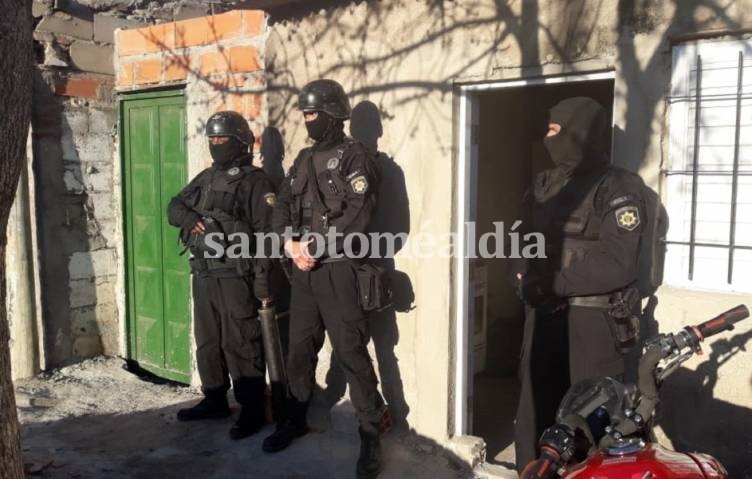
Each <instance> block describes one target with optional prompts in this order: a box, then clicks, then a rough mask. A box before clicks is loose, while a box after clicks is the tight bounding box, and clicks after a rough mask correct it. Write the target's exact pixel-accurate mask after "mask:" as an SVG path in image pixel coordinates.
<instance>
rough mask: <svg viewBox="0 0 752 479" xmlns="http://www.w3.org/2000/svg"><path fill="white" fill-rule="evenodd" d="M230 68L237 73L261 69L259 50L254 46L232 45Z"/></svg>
mask: <svg viewBox="0 0 752 479" xmlns="http://www.w3.org/2000/svg"><path fill="white" fill-rule="evenodd" d="M230 70H231V71H233V72H236V73H238V72H253V71H256V70H261V61H260V59H259V52H258V50H257V49H256V48H255V47H252V46H237V47H231V48H230Z"/></svg>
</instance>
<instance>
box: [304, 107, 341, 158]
mask: <svg viewBox="0 0 752 479" xmlns="http://www.w3.org/2000/svg"><path fill="white" fill-rule="evenodd" d="M305 126H306V130H308V136H309V137H310V138H311V139H312V140H313V141H315V142H316V145H315V149H317V150H324V149H328V148H331V147H334V146H336V145H338V144H339V143H341V142H342V140H343V139H344V138H345V132H344V122H343V121H342V120H340V119H337V118H334V117H332V116H331V115H329V114H328V113H326V112H323V111H320V112H318V116H317V117H316V119H315V120H313V121H307V122H305Z"/></svg>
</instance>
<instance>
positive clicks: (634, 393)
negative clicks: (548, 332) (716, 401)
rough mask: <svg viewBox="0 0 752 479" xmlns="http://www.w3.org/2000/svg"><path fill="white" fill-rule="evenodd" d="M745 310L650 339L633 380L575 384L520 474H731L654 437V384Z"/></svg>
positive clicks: (708, 477) (645, 477) (659, 478)
mask: <svg viewBox="0 0 752 479" xmlns="http://www.w3.org/2000/svg"><path fill="white" fill-rule="evenodd" d="M748 316H749V310H748V309H747V307H746V306H744V305H740V306H737V307H736V308H734V309H731V310H729V311H726V312H725V313H723V314H721V315H719V316H718V317H716V318H713V319H711V320H709V321H706V322H704V323H702V324H700V325H698V326H692V327H685V328H684V329H682V330H681V331H679V332H678V333H674V334H661V335H659V336H657V337H655V338H653V339H651V340H650V341H648V342H647V344H646V345H645V348H644V352H643V354H642V357H641V358H640V365H639V370H638V381H637V383H638V384H636V385H628V386H625V385H624V384H622V383H620V382H618V381H616V380H614V379H611V378H603V379H595V380H589V381H584V382H581V383H578V384H575V385H574V386H572V387H571V388H570V389H569V391H568V392H567V394H566V395H565V396H564V398H563V399H562V401H561V404H560V405H559V410H558V411H557V414H556V421H557V422H556V424H555V425H554V426H552V427H550V428H548V429H546V431H545V432H544V433H543V435H542V436H541V439H540V442H539V447H540V458H539V459H537V460H536V461H533V462H531V463H530V464H528V466H527V467H526V468H525V470H524V471H523V472H522V474H521V476H520V477H521V479H533V478H557V477H561V478H563V479H575V478H577V479H728V473H727V472H726V469H724V467H723V466H722V465H721V464H720V463H719V462H718V461H717V460H716V459H714V458H712V457H710V456H708V455H707V454H700V453H681V452H675V451H671V450H669V449H666V448H664V447H662V446H660V445H659V444H657V443H656V442H655V438H654V437H653V434H652V422H653V413H654V412H655V408H656V406H657V404H658V388H659V387H660V385H661V384H662V383H663V381H664V380H665V379H666V378H667V377H668V376H669V375H671V374H672V373H673V372H674V371H676V370H677V369H678V368H679V366H680V365H681V364H682V363H683V362H685V361H686V360H688V359H689V358H691V357H692V356H693V355H694V354H701V353H702V349H701V347H700V343H701V342H702V341H703V340H705V339H706V338H709V337H710V336H713V335H715V334H718V333H720V332H723V331H726V330H728V329H732V327H733V324H734V323H736V322H738V321H741V320H742V319H744V318H747V317H748Z"/></svg>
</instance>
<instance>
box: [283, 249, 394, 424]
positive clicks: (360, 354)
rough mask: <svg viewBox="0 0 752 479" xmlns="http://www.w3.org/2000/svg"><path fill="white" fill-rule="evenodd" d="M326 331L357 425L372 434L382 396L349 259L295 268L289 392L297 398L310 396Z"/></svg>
mask: <svg viewBox="0 0 752 479" xmlns="http://www.w3.org/2000/svg"><path fill="white" fill-rule="evenodd" d="M325 331H326V332H327V333H328V334H329V341H330V342H331V344H332V349H333V353H334V355H335V356H336V357H337V359H338V360H339V363H340V364H341V365H342V368H343V369H344V371H345V376H346V378H347V382H348V384H349V386H350V399H351V400H352V403H353V406H355V409H356V410H357V412H358V420H359V421H360V424H361V427H362V428H364V429H366V430H369V431H373V432H376V431H377V429H376V428H377V427H378V422H379V421H380V419H381V416H382V415H383V413H384V400H383V399H382V397H381V394H379V391H378V380H377V379H376V373H375V372H374V369H373V364H372V362H371V357H370V356H369V354H368V349H367V344H368V340H369V334H368V321H367V319H366V317H365V314H364V313H363V311H362V310H361V308H360V303H359V301H358V291H357V278H356V273H355V267H354V266H353V265H352V264H351V263H349V262H347V261H342V262H335V263H324V264H318V265H317V266H316V267H315V268H314V269H313V270H312V271H308V272H306V271H301V270H299V269H298V268H297V267H295V266H293V274H292V297H291V301H290V351H289V355H288V358H287V372H288V377H289V382H290V391H291V392H292V395H293V396H294V397H295V399H297V400H298V401H300V402H306V403H307V402H308V401H309V400H310V399H311V394H312V393H313V387H314V385H315V384H316V365H317V363H318V353H319V351H320V350H321V347H322V346H323V344H324V332H325Z"/></svg>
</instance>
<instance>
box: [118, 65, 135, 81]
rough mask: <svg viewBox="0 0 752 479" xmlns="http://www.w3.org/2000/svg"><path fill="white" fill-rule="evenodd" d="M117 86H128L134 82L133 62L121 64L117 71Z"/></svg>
mask: <svg viewBox="0 0 752 479" xmlns="http://www.w3.org/2000/svg"><path fill="white" fill-rule="evenodd" d="M116 84H117V86H118V87H126V86H131V85H132V84H133V63H124V64H121V65H120V69H119V70H118V72H117V83H116Z"/></svg>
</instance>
